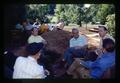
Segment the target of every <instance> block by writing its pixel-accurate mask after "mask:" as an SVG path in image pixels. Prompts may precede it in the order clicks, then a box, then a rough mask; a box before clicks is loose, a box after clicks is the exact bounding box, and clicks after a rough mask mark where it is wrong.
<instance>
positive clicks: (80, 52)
mask: <svg viewBox="0 0 120 83" xmlns="http://www.w3.org/2000/svg"><path fill="white" fill-rule="evenodd" d="M72 34H73V38H72V39H70V48H68V49H67V50H66V51H65V53H64V59H63V62H64V61H67V63H68V65H71V64H72V62H73V55H75V57H83V56H84V55H86V50H85V49H82V48H83V47H84V46H86V45H87V44H88V41H87V38H86V37H85V36H84V35H79V30H78V29H76V28H73V29H72Z"/></svg>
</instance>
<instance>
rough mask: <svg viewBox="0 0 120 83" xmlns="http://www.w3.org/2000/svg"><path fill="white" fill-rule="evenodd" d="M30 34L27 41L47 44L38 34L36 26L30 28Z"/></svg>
mask: <svg viewBox="0 0 120 83" xmlns="http://www.w3.org/2000/svg"><path fill="white" fill-rule="evenodd" d="M31 33H32V34H31V36H30V37H29V38H28V43H29V44H30V43H34V42H36V43H41V42H42V43H44V44H47V42H46V41H45V39H43V38H42V37H41V36H40V35H38V29H37V28H32V30H31Z"/></svg>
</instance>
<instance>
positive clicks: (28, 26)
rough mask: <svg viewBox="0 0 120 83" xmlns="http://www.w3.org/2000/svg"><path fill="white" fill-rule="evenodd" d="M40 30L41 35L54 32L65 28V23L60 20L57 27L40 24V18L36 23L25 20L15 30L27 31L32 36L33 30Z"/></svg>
mask: <svg viewBox="0 0 120 83" xmlns="http://www.w3.org/2000/svg"><path fill="white" fill-rule="evenodd" d="M34 27H36V28H38V29H39V32H40V34H42V33H44V32H48V31H52V30H59V29H60V30H61V29H63V28H64V21H63V20H60V21H59V22H58V23H57V24H56V25H54V26H53V25H52V24H48V23H46V22H40V21H39V19H38V18H36V20H35V21H32V20H30V19H27V20H24V21H23V22H22V23H17V24H16V26H15V28H16V29H18V30H21V31H26V32H27V33H28V34H30V30H31V29H32V28H34Z"/></svg>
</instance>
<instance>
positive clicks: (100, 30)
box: [98, 25, 108, 38]
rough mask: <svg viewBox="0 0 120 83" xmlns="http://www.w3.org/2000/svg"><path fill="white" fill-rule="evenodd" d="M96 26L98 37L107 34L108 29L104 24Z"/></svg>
mask: <svg viewBox="0 0 120 83" xmlns="http://www.w3.org/2000/svg"><path fill="white" fill-rule="evenodd" d="M98 28H99V35H100V37H102V38H103V37H104V36H105V35H106V34H107V32H108V30H107V28H106V27H105V26H102V25H101V26H98Z"/></svg>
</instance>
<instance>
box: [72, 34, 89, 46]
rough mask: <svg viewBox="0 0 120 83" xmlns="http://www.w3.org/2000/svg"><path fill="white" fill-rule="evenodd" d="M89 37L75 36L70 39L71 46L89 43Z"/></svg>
mask: <svg viewBox="0 0 120 83" xmlns="http://www.w3.org/2000/svg"><path fill="white" fill-rule="evenodd" d="M87 44H88V42H87V38H86V37H85V36H84V35H81V36H79V37H78V38H77V39H75V38H74V37H73V38H72V39H71V40H70V47H75V46H84V45H87Z"/></svg>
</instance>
